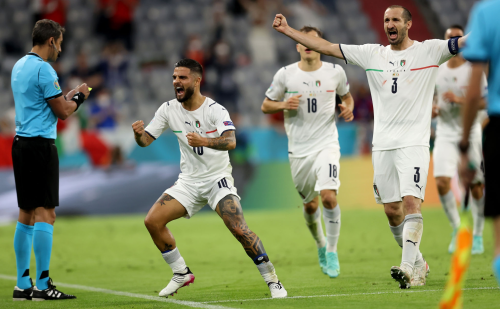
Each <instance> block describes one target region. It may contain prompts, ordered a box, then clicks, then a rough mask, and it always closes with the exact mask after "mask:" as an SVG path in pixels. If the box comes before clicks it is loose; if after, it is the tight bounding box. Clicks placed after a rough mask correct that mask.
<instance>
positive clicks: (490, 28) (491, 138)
mask: <svg viewBox="0 0 500 309" xmlns="http://www.w3.org/2000/svg"><path fill="white" fill-rule="evenodd" d="M498 12H500V1H499V0H495V1H481V2H479V3H478V4H476V5H475V7H474V8H473V10H472V12H471V14H470V18H469V25H468V29H467V30H468V31H470V34H469V37H470V38H468V39H467V46H465V48H464V50H463V56H464V58H465V59H467V60H468V61H471V62H472V70H471V74H470V82H469V89H468V91H467V96H466V100H465V106H464V113H463V128H464V129H463V135H462V140H461V141H460V145H459V149H460V152H461V153H462V165H461V168H460V172H461V173H460V174H461V176H462V180H463V182H464V186H466V187H467V186H469V185H470V184H471V183H473V179H474V172H475V169H474V168H470V167H469V166H470V165H471V164H474V163H473V161H472V160H471V157H470V152H468V148H469V147H471V146H472V145H471V143H470V138H469V135H470V134H473V133H472V130H473V126H474V120H475V118H476V114H477V111H478V109H479V108H480V105H481V96H482V85H481V80H482V76H483V74H484V73H483V72H484V71H485V67H486V65H487V64H488V63H489V75H488V84H489V88H490V91H488V115H489V117H490V122H489V123H488V125H487V126H486V128H485V130H484V146H483V147H484V148H483V149H484V167H485V173H484V176H485V205H484V214H485V216H487V217H491V218H493V229H494V236H495V253H494V254H495V260H494V262H493V270H494V272H495V275H496V277H497V280H498V284H500V191H499V190H498V188H499V186H500V181H499V180H498V175H499V174H500V161H499V160H498V158H499V157H500V45H499V44H498V40H499V39H500V20H499V19H498Z"/></svg>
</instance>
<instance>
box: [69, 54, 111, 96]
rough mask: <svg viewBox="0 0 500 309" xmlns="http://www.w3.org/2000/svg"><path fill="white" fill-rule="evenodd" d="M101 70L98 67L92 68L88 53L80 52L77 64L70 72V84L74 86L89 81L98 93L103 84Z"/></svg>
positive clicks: (71, 86) (88, 83)
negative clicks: (89, 63)
mask: <svg viewBox="0 0 500 309" xmlns="http://www.w3.org/2000/svg"><path fill="white" fill-rule="evenodd" d="M103 82H104V81H103V78H102V74H101V72H100V71H99V70H98V69H97V68H91V67H90V66H89V65H88V61H87V54H85V53H84V52H80V53H79V54H78V56H77V58H76V66H75V68H73V70H71V72H70V81H69V82H68V86H69V87H70V88H74V87H75V86H76V85H81V84H82V83H87V85H88V86H89V87H91V88H92V90H93V91H94V93H98V92H99V91H100V90H101V88H102V86H103Z"/></svg>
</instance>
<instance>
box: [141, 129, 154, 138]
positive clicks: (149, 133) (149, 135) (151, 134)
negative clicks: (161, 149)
mask: <svg viewBox="0 0 500 309" xmlns="http://www.w3.org/2000/svg"><path fill="white" fill-rule="evenodd" d="M144 132H146V133H148V135H149V136H151V137H152V138H153V139H154V140H156V137H154V136H153V134H151V133H149V132H148V131H146V130H144Z"/></svg>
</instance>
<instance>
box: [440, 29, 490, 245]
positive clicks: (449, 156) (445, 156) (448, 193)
mask: <svg viewBox="0 0 500 309" xmlns="http://www.w3.org/2000/svg"><path fill="white" fill-rule="evenodd" d="M463 35H464V30H463V28H462V27H461V26H460V25H454V26H451V27H450V28H448V29H447V30H446V33H445V39H447V40H449V39H451V38H453V37H462V36H463ZM470 71H471V63H470V62H467V61H466V60H465V59H464V58H462V57H461V56H460V55H457V56H455V57H453V58H451V59H450V60H448V61H447V62H445V63H443V64H442V65H441V66H440V67H439V69H438V74H437V79H436V93H437V106H435V107H434V111H437V113H438V116H437V128H436V141H435V143H434V155H433V160H434V177H435V178H436V184H437V188H438V192H439V199H440V200H441V204H442V205H443V209H444V211H445V213H446V216H447V217H448V219H449V220H450V223H451V226H452V227H453V233H452V238H451V242H450V245H449V246H448V252H449V253H453V252H454V251H455V247H456V242H455V235H456V232H457V229H458V227H459V226H460V215H459V214H458V209H457V204H456V200H455V196H454V195H453V192H452V190H451V185H450V184H451V179H452V178H453V176H455V174H456V173H457V169H458V164H459V163H460V162H459V161H460V152H459V151H458V148H457V144H458V142H459V141H460V138H461V137H462V117H461V115H460V113H461V110H462V105H463V103H464V101H465V92H466V90H467V86H468V84H469V76H470ZM486 85H487V82H486V76H485V75H483V77H482V87H481V89H482V97H485V96H486V94H487V88H486V87H487V86H486ZM485 107H486V102H485V100H484V99H482V98H481V108H483V109H484V108H485ZM470 144H471V147H470V149H469V158H470V159H471V161H472V162H473V163H474V166H475V167H476V175H475V178H474V181H473V182H472V185H471V188H470V190H471V195H472V199H471V211H472V216H473V219H474V232H473V233H474V237H473V239H474V240H473V245H472V254H481V253H483V252H484V246H483V229H484V198H483V184H484V174H483V171H482V169H481V168H482V162H483V152H482V144H483V142H482V128H481V123H480V120H479V119H478V118H476V121H475V122H474V127H473V128H472V134H471V136H470Z"/></svg>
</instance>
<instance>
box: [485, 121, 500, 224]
mask: <svg viewBox="0 0 500 309" xmlns="http://www.w3.org/2000/svg"><path fill="white" fill-rule="evenodd" d="M483 152H484V170H485V171H484V184H485V187H486V192H485V197H484V198H485V200H484V215H485V216H487V217H496V216H500V177H499V175H500V115H499V116H490V122H489V123H488V125H487V126H486V128H485V129H484V143H483Z"/></svg>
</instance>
